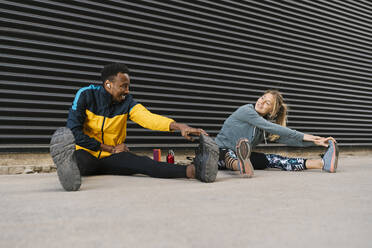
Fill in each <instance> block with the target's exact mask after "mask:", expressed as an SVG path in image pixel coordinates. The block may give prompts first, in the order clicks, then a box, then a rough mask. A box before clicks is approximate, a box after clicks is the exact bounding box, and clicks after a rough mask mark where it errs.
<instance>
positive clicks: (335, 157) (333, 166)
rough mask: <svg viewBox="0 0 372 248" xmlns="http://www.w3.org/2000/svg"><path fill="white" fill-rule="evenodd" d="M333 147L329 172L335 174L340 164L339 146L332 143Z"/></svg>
mask: <svg viewBox="0 0 372 248" xmlns="http://www.w3.org/2000/svg"><path fill="white" fill-rule="evenodd" d="M332 145H333V153H332V160H331V168H330V169H329V172H331V173H335V172H336V169H337V164H338V152H339V151H338V146H337V144H336V143H334V142H332Z"/></svg>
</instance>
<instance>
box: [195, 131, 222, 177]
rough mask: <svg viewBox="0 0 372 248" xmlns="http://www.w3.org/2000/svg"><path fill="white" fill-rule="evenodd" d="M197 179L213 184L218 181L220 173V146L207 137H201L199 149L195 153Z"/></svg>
mask: <svg viewBox="0 0 372 248" xmlns="http://www.w3.org/2000/svg"><path fill="white" fill-rule="evenodd" d="M195 155H196V156H195V160H194V165H195V177H196V178H197V179H199V180H200V181H202V182H205V183H211V182H214V181H215V180H216V177H217V172H218V164H217V163H218V156H219V149H218V145H217V144H216V142H214V140H213V139H212V138H211V137H209V136H206V135H200V139H199V147H198V148H197V149H196V151H195Z"/></svg>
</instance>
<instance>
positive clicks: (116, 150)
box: [112, 143, 129, 153]
mask: <svg viewBox="0 0 372 248" xmlns="http://www.w3.org/2000/svg"><path fill="white" fill-rule="evenodd" d="M119 152H129V148H128V147H127V145H126V144H124V143H123V144H120V145H117V146H115V147H114V150H113V152H112V153H119Z"/></svg>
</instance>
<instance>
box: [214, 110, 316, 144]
mask: <svg viewBox="0 0 372 248" xmlns="http://www.w3.org/2000/svg"><path fill="white" fill-rule="evenodd" d="M264 131H266V132H268V133H271V134H277V135H279V136H280V138H279V139H278V140H277V142H279V143H284V144H287V145H289V146H301V147H304V146H312V145H314V143H312V142H307V141H303V138H304V134H303V133H301V132H298V131H295V130H292V129H290V128H287V127H283V126H280V125H278V124H275V123H271V122H270V121H267V120H266V119H264V118H263V117H262V116H260V115H259V114H258V113H257V112H256V110H255V109H254V106H253V104H246V105H243V106H241V107H240V108H238V109H237V110H236V111H235V112H234V113H232V114H231V115H230V116H229V118H227V119H226V121H225V122H224V124H223V126H222V128H221V130H220V132H219V133H218V135H217V137H216V139H215V140H216V143H217V145H218V146H219V147H220V148H230V149H232V150H234V151H235V146H236V143H237V142H238V140H239V139H240V138H247V139H248V140H249V142H250V143H251V145H252V148H254V147H255V146H257V145H258V144H259V143H261V142H262V141H263V140H264Z"/></svg>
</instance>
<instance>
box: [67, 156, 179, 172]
mask: <svg viewBox="0 0 372 248" xmlns="http://www.w3.org/2000/svg"><path fill="white" fill-rule="evenodd" d="M74 156H75V158H76V161H77V164H78V167H79V170H80V173H81V175H82V176H90V175H133V174H144V175H148V176H150V177H158V178H185V177H186V166H183V165H177V164H168V163H164V162H158V161H155V160H153V159H151V158H149V157H146V156H138V155H135V154H133V153H131V152H121V153H116V154H113V155H111V156H109V157H106V158H102V159H98V158H96V157H94V156H93V155H91V154H90V153H89V152H87V151H85V150H81V149H80V150H76V151H75V152H74Z"/></svg>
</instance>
